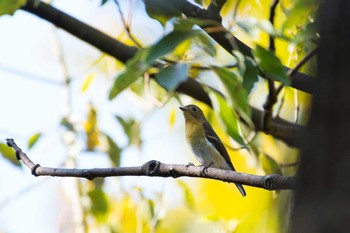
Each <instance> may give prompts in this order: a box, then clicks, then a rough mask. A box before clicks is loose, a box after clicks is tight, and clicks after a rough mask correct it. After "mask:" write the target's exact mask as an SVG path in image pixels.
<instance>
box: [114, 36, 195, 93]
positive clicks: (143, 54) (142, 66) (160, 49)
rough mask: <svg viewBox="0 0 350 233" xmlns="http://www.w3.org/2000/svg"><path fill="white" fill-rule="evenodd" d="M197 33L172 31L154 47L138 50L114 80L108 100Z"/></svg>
mask: <svg viewBox="0 0 350 233" xmlns="http://www.w3.org/2000/svg"><path fill="white" fill-rule="evenodd" d="M199 33H200V31H199V30H192V31H173V32H171V33H169V34H168V35H166V36H165V37H163V38H162V39H161V40H160V41H158V42H157V43H156V44H155V45H153V46H151V47H149V48H147V49H143V50H140V51H139V52H138V53H137V54H136V55H135V56H134V57H133V58H132V59H131V60H129V61H128V62H127V64H126V70H125V71H124V72H123V73H122V74H120V75H119V76H118V77H117V78H116V79H115V81H114V84H113V86H112V89H111V90H110V92H109V100H112V99H113V98H115V97H116V96H117V95H118V94H119V93H120V92H122V91H123V90H124V89H126V88H127V87H128V86H130V85H131V84H132V83H134V82H135V81H136V80H137V79H138V78H140V77H141V76H142V74H143V73H144V72H146V71H147V69H148V68H149V67H150V66H152V65H153V64H154V62H155V60H156V59H158V58H159V57H161V56H164V55H166V54H168V53H170V52H171V51H173V50H174V49H175V48H176V47H177V46H178V45H179V44H180V43H181V42H183V41H185V40H187V39H189V38H191V37H193V36H196V35H198V34H199Z"/></svg>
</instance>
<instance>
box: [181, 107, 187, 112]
mask: <svg viewBox="0 0 350 233" xmlns="http://www.w3.org/2000/svg"><path fill="white" fill-rule="evenodd" d="M179 108H180V109H181V111H183V112H184V111H187V109H186V108H185V107H179Z"/></svg>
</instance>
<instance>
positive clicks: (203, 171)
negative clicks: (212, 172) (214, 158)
mask: <svg viewBox="0 0 350 233" xmlns="http://www.w3.org/2000/svg"><path fill="white" fill-rule="evenodd" d="M213 164H214V163H213V162H211V163H209V164H208V165H203V170H202V173H203V174H204V175H207V173H208V168H209V167H210V166H211V165H213Z"/></svg>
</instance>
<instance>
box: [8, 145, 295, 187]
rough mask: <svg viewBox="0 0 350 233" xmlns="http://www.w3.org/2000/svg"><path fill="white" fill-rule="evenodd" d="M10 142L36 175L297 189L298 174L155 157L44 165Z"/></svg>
mask: <svg viewBox="0 0 350 233" xmlns="http://www.w3.org/2000/svg"><path fill="white" fill-rule="evenodd" d="M6 142H7V145H8V146H10V147H12V148H13V149H14V150H15V152H16V157H17V159H19V160H22V161H23V163H24V164H25V165H26V166H27V167H28V168H29V169H30V170H31V171H32V174H33V175H34V176H55V177H80V178H86V179H89V180H92V179H94V178H97V177H111V176H150V177H173V178H178V177H183V176H185V177H197V178H207V179H213V180H221V181H225V182H229V183H240V184H243V185H247V186H252V187H257V188H263V189H267V190H282V189H294V187H295V177H284V176H280V175H277V174H270V175H266V176H258V175H250V174H244V173H239V172H234V171H228V170H222V169H217V168H211V167H209V168H207V169H205V171H204V170H203V169H204V168H203V166H194V165H182V164H164V163H161V162H159V161H156V160H151V161H149V162H147V163H145V164H143V165H142V166H139V167H118V168H92V169H69V168H51V167H41V166H40V165H39V164H35V163H33V162H32V161H31V160H30V159H29V157H28V156H27V155H26V153H24V152H23V151H22V149H21V148H19V147H18V146H17V144H16V143H15V142H14V140H13V139H6Z"/></svg>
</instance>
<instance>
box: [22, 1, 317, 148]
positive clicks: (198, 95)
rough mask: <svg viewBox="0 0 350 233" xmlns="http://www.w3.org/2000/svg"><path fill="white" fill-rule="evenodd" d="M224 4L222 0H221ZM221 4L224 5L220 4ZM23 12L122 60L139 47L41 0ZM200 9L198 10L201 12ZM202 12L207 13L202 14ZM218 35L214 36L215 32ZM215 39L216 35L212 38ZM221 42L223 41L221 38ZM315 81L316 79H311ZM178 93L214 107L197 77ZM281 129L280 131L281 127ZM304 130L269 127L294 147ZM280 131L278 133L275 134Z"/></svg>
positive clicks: (184, 6)
mask: <svg viewBox="0 0 350 233" xmlns="http://www.w3.org/2000/svg"><path fill="white" fill-rule="evenodd" d="M221 2H222V3H223V1H221ZM173 4H174V6H176V7H177V8H178V9H180V10H182V12H184V14H187V15H190V16H192V15H197V16H198V15H200V17H207V15H206V11H205V10H204V9H201V8H198V7H197V6H195V5H193V4H191V3H189V2H187V1H186V0H179V1H176V2H175V3H173ZM221 6H222V5H221ZM21 9H22V10H24V11H27V12H29V13H31V14H34V15H36V16H38V17H40V18H42V19H44V20H47V21H49V22H51V23H52V24H54V25H56V26H57V27H60V28H62V29H63V30H65V31H67V32H69V33H71V34H72V35H74V36H76V37H78V38H80V39H81V40H83V41H85V42H87V43H89V44H91V45H92V46H94V47H95V48H97V49H100V50H101V51H103V52H105V53H106V54H108V55H110V56H112V57H114V58H116V59H117V60H120V61H122V62H124V63H125V62H127V61H128V60H129V59H131V58H132V57H133V56H134V55H135V54H136V52H137V51H138V49H137V48H136V47H131V46H127V45H124V44H123V43H121V42H119V41H118V40H115V39H114V38H112V37H110V36H108V35H106V34H104V33H102V32H100V31H98V30H96V29H94V28H93V27H91V26H89V25H87V24H85V23H83V22H81V21H79V20H77V19H75V18H74V17H72V16H70V15H68V14H66V13H64V12H62V11H60V10H58V9H56V8H54V7H52V6H51V5H48V4H46V3H44V2H41V1H36V0H28V1H27V3H26V4H25V5H24V6H23V7H22V8H21ZM198 11H199V12H198ZM200 12H202V13H203V12H204V13H205V14H204V13H203V14H202V13H200ZM214 36H215V35H214ZM213 38H214V37H213ZM214 39H215V38H214ZM227 42H228V41H227V39H225V40H224V41H223V44H221V45H222V46H223V47H224V48H225V47H227V46H231V44H230V43H229V44H230V45H226V44H225V43H227ZM236 42H237V44H238V47H239V49H240V50H241V51H242V49H243V50H244V49H245V48H246V49H248V50H247V51H246V53H250V52H251V51H250V49H249V47H248V46H246V45H245V44H243V43H242V42H240V41H239V40H237V41H236ZM218 43H220V41H218ZM305 80H306V82H308V81H307V80H311V79H309V78H305ZM312 80H314V79H312ZM176 91H177V92H179V93H183V94H186V95H188V96H191V97H192V98H194V99H196V100H199V101H201V102H203V103H206V104H207V105H209V106H212V104H211V101H210V98H209V96H208V94H207V92H206V91H205V90H204V88H203V87H202V86H201V84H199V83H198V82H197V81H196V80H194V79H187V80H186V81H185V82H183V83H181V84H180V85H179V87H178V88H177V89H176ZM261 113H262V111H260V110H258V109H255V108H254V109H253V123H254V124H255V128H256V130H258V131H264V127H261V126H263V124H262V119H263V118H261ZM280 128H281V130H279V129H280ZM301 129H302V127H301V126H299V125H296V124H293V123H290V122H287V121H285V120H282V119H277V118H274V119H272V126H271V128H270V131H269V134H271V135H272V136H275V135H277V136H276V137H277V138H278V139H281V140H283V141H285V142H286V143H288V144H289V145H291V146H296V140H297V138H296V137H295V135H297V134H299V133H296V132H297V131H300V130H301ZM276 133H277V134H276Z"/></svg>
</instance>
